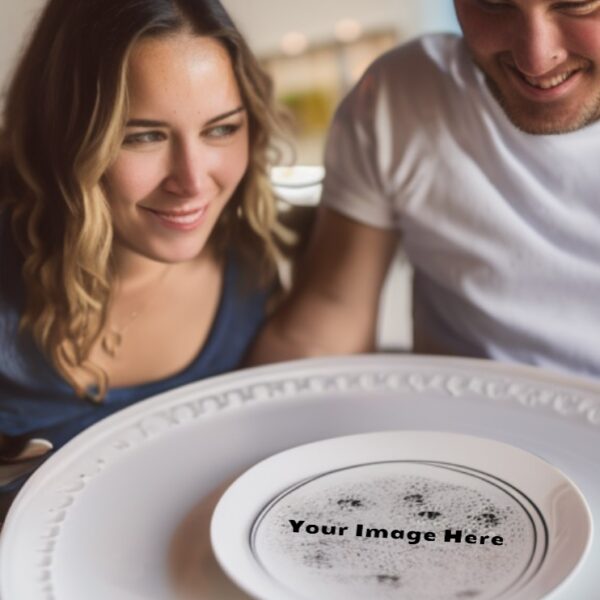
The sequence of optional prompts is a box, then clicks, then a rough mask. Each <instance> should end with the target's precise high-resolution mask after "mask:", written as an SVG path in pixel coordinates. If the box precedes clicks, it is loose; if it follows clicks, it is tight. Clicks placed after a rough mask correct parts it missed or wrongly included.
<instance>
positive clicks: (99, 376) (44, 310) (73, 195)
mask: <svg viewBox="0 0 600 600" xmlns="http://www.w3.org/2000/svg"><path fill="white" fill-rule="evenodd" d="M183 30H185V31H188V32H190V31H191V32H193V33H194V34H197V35H200V36H209V37H213V38H215V39H218V40H219V41H220V42H221V43H222V44H223V46H224V47H225V48H226V49H227V51H228V53H229V55H230V58H231V61H232V65H233V69H234V72H235V75H236V77H237V82H238V85H239V87H240V91H241V95H242V98H243V102H244V105H245V108H246V112H247V115H248V120H249V139H250V152H249V156H250V162H249V167H248V170H247V172H246V173H245V175H244V177H243V179H242V182H241V183H240V185H239V187H238V188H237V190H236V191H235V193H234V197H233V198H232V199H231V200H230V202H229V203H228V205H227V208H226V209H225V211H224V212H223V214H222V215H221V218H220V220H219V221H218V223H217V225H216V227H215V229H214V231H213V233H212V236H211V241H212V242H214V245H215V248H216V249H217V251H218V252H219V253H221V254H224V253H225V252H227V251H228V248H229V247H230V245H231V244H232V243H235V245H236V248H237V249H238V250H239V254H240V256H241V257H242V259H243V260H244V262H245V265H246V266H247V267H248V268H249V269H250V270H251V271H252V272H253V273H255V274H256V275H258V276H259V278H260V280H261V281H265V280H267V279H269V278H270V277H272V276H273V275H274V273H275V269H276V261H277V259H278V257H279V242H280V241H281V239H283V238H284V237H285V231H284V230H283V229H282V228H281V227H280V226H279V224H278V222H277V214H276V207H275V201H274V198H273V194H272V191H271V186H270V184H269V179H268V167H269V164H270V161H269V155H270V152H269V151H270V149H272V148H273V147H272V146H271V142H272V140H273V138H274V137H277V136H278V135H280V134H282V133H283V131H284V128H283V126H282V123H283V119H282V118H281V113H280V112H279V110H278V108H277V107H276V104H275V102H274V98H273V89H272V84H271V81H270V79H269V77H268V76H267V75H266V74H265V73H264V72H263V70H262V69H261V67H260V66H259V64H258V62H257V61H256V59H255V58H254V56H253V54H252V53H251V51H250V50H249V48H248V46H247V45H246V43H245V41H244V39H243V38H242V36H241V35H240V33H239V32H238V30H237V28H236V27H235V25H234V24H233V22H232V21H231V19H230V17H229V16H228V14H227V13H226V11H225V9H224V8H223V6H222V5H221V4H220V2H218V1H217V0H50V2H49V3H48V5H47V6H46V8H45V10H44V12H43V13H42V15H41V17H40V19H39V21H38V24H37V27H36V29H35V31H34V33H33V36H32V39H31V42H30V44H29V46H28V47H27V48H26V50H25V52H24V55H23V57H22V60H21V62H20V64H19V66H18V67H17V70H16V71H15V74H14V77H13V80H12V84H11V86H10V88H9V90H8V95H7V101H6V105H5V111H4V126H3V129H2V131H1V132H0V211H1V214H2V218H3V219H4V218H8V219H9V221H10V226H11V227H10V231H11V232H12V235H13V237H14V241H15V243H16V245H17V247H18V249H19V251H20V254H21V258H22V280H23V284H24V291H25V305H24V307H23V311H22V317H21V327H22V329H25V330H29V331H30V332H31V334H32V335H33V338H34V340H35V341H36V343H37V344H38V346H39V347H40V348H41V350H42V351H43V352H44V353H45V355H46V356H47V357H48V359H49V360H50V362H51V363H52V364H53V366H54V367H55V369H56V370H57V371H58V372H59V373H60V374H61V375H62V377H63V378H64V379H66V380H67V381H68V382H69V383H70V384H71V385H72V387H73V388H74V389H75V391H76V393H77V394H78V395H79V396H81V397H85V396H87V397H92V398H93V399H95V400H102V399H103V398H104V396H105V395H106V391H107V389H108V380H107V377H106V374H105V373H104V372H103V371H102V370H101V369H99V368H97V367H96V366H95V365H93V364H91V363H90V361H89V360H88V356H89V354H90V350H91V348H92V346H93V345H94V344H95V342H96V341H97V340H98V338H99V336H100V335H101V332H102V330H103V328H104V326H105V324H106V317H107V307H108V305H109V301H110V297H111V289H112V281H113V274H112V269H111V249H112V240H113V227H112V221H111V213H110V210H109V206H108V203H107V199H106V197H105V194H104V192H103V186H102V177H103V174H104V173H105V171H106V169H107V168H108V166H109V165H110V164H111V163H112V162H113V160H114V159H115V157H116V155H117V153H118V151H119V148H120V145H121V141H122V137H123V131H124V125H125V123H126V119H127V111H128V101H127V65H128V58H129V56H130V53H131V50H132V48H133V46H134V45H135V44H136V42H137V41H138V40H139V39H141V38H143V37H148V36H163V35H170V34H173V33H176V32H178V31H183ZM73 373H79V374H87V375H88V378H89V375H91V376H92V377H93V380H94V381H95V382H96V385H95V391H94V392H91V391H90V390H89V389H88V388H86V387H84V386H83V385H82V384H81V383H79V377H76V376H74V375H73Z"/></svg>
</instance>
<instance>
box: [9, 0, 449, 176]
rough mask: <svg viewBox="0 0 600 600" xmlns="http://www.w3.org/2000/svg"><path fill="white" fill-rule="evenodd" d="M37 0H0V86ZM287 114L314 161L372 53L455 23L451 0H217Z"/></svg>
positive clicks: (301, 155)
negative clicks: (270, 81) (264, 71)
mask: <svg viewBox="0 0 600 600" xmlns="http://www.w3.org/2000/svg"><path fill="white" fill-rule="evenodd" d="M44 3H45V0H0V86H1V88H0V89H1V90H2V92H4V90H5V87H6V83H7V80H8V78H9V77H10V72H11V70H12V68H13V66H14V63H15V60H16V58H17V56H18V54H19V51H20V50H21V49H22V47H23V44H24V43H25V41H26V39H27V34H28V32H29V30H30V28H31V26H32V24H33V22H34V20H35V17H36V15H37V14H38V13H39V11H40V10H41V8H42V7H43V5H44ZM223 3H224V5H225V7H226V8H227V9H228V11H229V12H230V14H231V15H232V17H233V19H234V20H235V21H236V23H237V25H238V27H239V28H240V29H241V30H242V32H243V33H244V35H245V36H246V38H247V40H248V41H249V43H250V46H251V47H252V49H253V50H254V52H255V53H256V54H257V55H258V57H259V58H260V60H261V62H262V63H263V65H264V66H265V68H266V69H267V70H268V72H269V73H270V74H271V75H272V77H273V79H274V81H275V86H276V90H277V95H278V97H279V99H280V100H281V101H282V102H283V103H284V104H285V105H286V106H287V107H288V108H289V109H290V110H291V112H292V114H293V115H294V116H295V123H296V130H295V134H296V143H297V160H298V162H299V163H302V164H319V163H320V161H321V154H322V147H323V137H324V134H325V132H326V130H327V126H328V124H329V121H330V119H331V117H332V115H333V111H334V109H335V107H336V106H337V104H338V103H339V101H340V99H341V98H342V96H343V95H344V94H345V93H346V92H347V91H348V89H349V88H350V87H351V86H352V85H353V83H355V82H356V80H357V79H358V78H359V77H360V76H361V75H362V73H363V71H364V70H365V68H366V67H367V66H368V65H369V63H371V62H372V61H373V59H374V58H375V57H377V56H378V55H379V54H381V53H383V52H385V51H386V50H388V49H389V48H391V47H393V46H395V45H397V44H399V43H402V42H404V41H406V40H408V39H410V38H411V37H414V36H417V35H419V34H421V33H424V32H429V31H457V30H458V25H457V23H456V20H455V16H454V9H453V7H452V1H451V0H303V1H302V2H297V1H293V0H224V2H223Z"/></svg>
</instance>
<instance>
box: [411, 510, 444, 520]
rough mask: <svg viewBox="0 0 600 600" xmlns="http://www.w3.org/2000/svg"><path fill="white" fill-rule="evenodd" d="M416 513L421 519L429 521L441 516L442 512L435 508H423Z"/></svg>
mask: <svg viewBox="0 0 600 600" xmlns="http://www.w3.org/2000/svg"><path fill="white" fill-rule="evenodd" d="M417 514H418V515H419V517H422V518H423V519H429V520H430V521H435V520H436V519H437V518H438V517H441V516H442V513H439V512H437V511H435V510H423V511H421V512H420V513H417Z"/></svg>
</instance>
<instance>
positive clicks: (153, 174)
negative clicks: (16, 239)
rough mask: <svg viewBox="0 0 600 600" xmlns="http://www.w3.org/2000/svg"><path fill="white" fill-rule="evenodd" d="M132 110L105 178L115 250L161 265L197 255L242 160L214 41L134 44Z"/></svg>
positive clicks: (221, 55)
mask: <svg viewBox="0 0 600 600" xmlns="http://www.w3.org/2000/svg"><path fill="white" fill-rule="evenodd" d="M128 92H129V100H130V103H129V115H128V120H127V126H126V130H125V137H124V140H123V144H122V148H121V150H120V151H119V154H118V157H117V159H116V160H115V162H114V163H113V164H112V166H111V167H110V168H109V169H108V170H107V172H106V174H105V178H104V183H105V187H106V190H107V194H108V201H109V204H110V207H111V211H112V218H113V225H114V231H115V251H116V252H117V253H121V255H123V254H126V255H127V256H133V255H141V256H144V257H146V258H149V259H151V260H154V261H158V262H163V263H177V262H184V261H189V260H192V259H194V258H196V257H197V256H198V255H199V254H200V253H201V252H202V249H203V248H204V247H205V245H206V242H207V239H208V237H209V235H210V233H211V231H212V230H213V228H214V226H215V223H216V221H217V219H218V217H219V215H220V214H221V212H222V211H223V208H224V207H225V205H226V204H227V202H228V201H229V199H230V198H231V196H232V194H233V192H234V191H235V189H236V187H237V186H238V184H239V182H240V180H241V179H242V177H243V175H244V173H245V171H246V168H247V166H248V124H247V116H246V113H245V110H244V107H243V105H242V100H241V97H240V92H239V89H238V85H237V82H236V79H235V76H234V73H233V69H232V66H231V62H230V59H229V55H228V54H227V52H226V50H225V49H224V48H223V46H221V44H220V43H219V42H217V41H216V40H214V39H211V38H206V37H194V36H191V35H189V34H176V35H173V36H169V37H164V38H149V39H144V40H142V41H140V42H139V43H138V44H137V45H136V46H135V48H134V50H133V53H132V56H131V60H130V64H129V75H128Z"/></svg>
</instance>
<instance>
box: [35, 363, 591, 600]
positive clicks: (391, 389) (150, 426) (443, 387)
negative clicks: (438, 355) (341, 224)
mask: <svg viewBox="0 0 600 600" xmlns="http://www.w3.org/2000/svg"><path fill="white" fill-rule="evenodd" d="M315 371H316V372H315V373H314V374H311V375H297V376H294V374H293V373H291V374H289V375H287V376H284V375H282V373H281V372H278V373H273V374H272V375H271V379H270V380H263V381H260V382H256V383H252V382H250V383H246V384H243V382H242V385H241V386H239V385H238V387H235V386H232V387H229V388H225V389H221V390H220V391H218V392H215V393H208V394H206V393H205V394H202V391H203V389H199V390H198V397H194V398H190V397H189V396H190V395H192V394H186V397H184V398H182V399H181V400H180V401H179V402H175V403H172V405H169V406H168V407H165V408H162V409H157V410H156V411H154V412H152V413H151V414H148V415H146V416H144V417H142V418H141V419H140V420H139V421H138V422H136V423H135V424H133V425H130V426H128V427H127V428H124V429H123V430H122V431H120V432H119V435H118V439H117V440H116V441H115V440H114V439H113V441H111V443H110V444H108V445H107V446H104V447H101V448H98V452H97V454H96V456H95V458H93V459H89V460H88V461H87V462H86V464H85V465H82V468H81V470H80V471H79V472H78V476H77V477H74V478H73V480H72V481H71V482H69V483H67V484H65V485H61V486H60V488H59V490H58V494H57V499H56V502H55V503H54V504H53V506H52V507H51V508H50V509H49V510H48V519H47V524H46V526H45V528H44V531H43V533H42V536H41V540H40V546H39V547H38V551H39V556H40V560H39V562H38V569H39V570H38V578H37V580H38V582H39V585H40V588H39V589H40V591H41V598H43V599H44V600H59V598H58V597H57V594H56V592H55V586H54V582H53V573H52V565H53V564H54V562H55V560H54V553H55V550H56V547H57V544H58V543H59V538H60V533H61V530H62V528H63V526H64V524H65V522H66V520H67V519H68V516H69V509H70V508H71V507H72V506H73V505H74V504H75V503H76V502H77V498H78V496H79V495H80V494H81V492H82V491H83V490H84V489H85V487H86V485H87V484H88V483H89V482H90V481H91V480H93V479H94V478H95V477H97V476H98V475H100V474H101V473H102V472H103V471H104V469H105V468H106V467H107V466H108V465H109V464H110V463H111V462H112V461H114V460H116V459H118V457H119V456H120V455H121V454H122V453H123V452H125V451H127V450H129V449H132V448H135V447H136V446H138V445H140V444H143V443H144V442H146V441H147V440H149V439H150V438H153V437H155V436H160V435H161V434H162V433H165V432H167V431H169V430H170V429H172V428H174V427H178V426H180V425H184V424H186V423H190V422H193V421H196V420H197V419H203V418H208V417H210V415H212V414H215V413H219V412H221V411H224V410H229V409H233V408H239V407H241V406H244V405H247V404H251V403H257V402H265V401H276V400H285V399H291V398H298V397H302V396H307V397H308V396H311V395H315V394H324V393H328V392H330V393H354V392H362V393H364V392H368V393H377V392H382V393H396V394H398V398H399V400H401V399H402V396H403V395H413V394H415V393H417V394H431V393H435V394H438V395H441V396H446V397H448V398H460V397H465V396H472V397H473V398H477V399H483V400H485V401H487V400H489V401H493V402H498V403H500V402H501V403H515V404H518V405H521V406H524V407H526V408H528V409H531V410H542V411H544V412H548V413H555V414H556V415H557V416H560V417H565V418H570V419H578V420H584V421H586V422H587V423H588V425H589V426H592V427H594V428H599V427H600V397H595V396H593V395H592V394H586V392H585V391H579V390H573V389H569V388H565V389H564V390H563V389H561V388H560V387H548V386H545V385H544V384H543V383H540V382H538V381H535V379H531V380H527V379H526V378H519V377H516V378H515V377H509V376H507V375H506V374H501V373H498V374H495V373H493V372H490V373H489V374H487V373H486V374H485V375H482V374H477V375H457V374H456V373H455V372H453V373H450V372H449V373H444V372H440V370H439V369H438V370H436V372H434V373H432V372H428V371H425V370H419V369H415V370H413V371H412V372H404V371H402V370H400V369H399V368H398V366H396V367H395V368H381V367H380V368H375V367H371V368H369V367H368V366H367V367H365V366H364V365H361V366H360V368H358V366H357V368H356V369H351V368H350V369H349V368H348V367H346V368H345V370H340V371H339V372H336V373H335V374H331V373H327V372H318V371H317V370H315ZM329 371H331V369H329ZM165 404H167V402H165Z"/></svg>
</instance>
